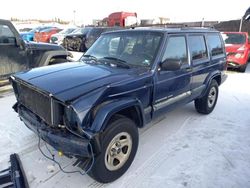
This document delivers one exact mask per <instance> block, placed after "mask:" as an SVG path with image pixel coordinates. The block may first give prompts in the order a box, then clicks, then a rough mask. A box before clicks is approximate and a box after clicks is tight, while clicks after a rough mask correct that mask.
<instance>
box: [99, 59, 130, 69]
mask: <svg viewBox="0 0 250 188" xmlns="http://www.w3.org/2000/svg"><path fill="white" fill-rule="evenodd" d="M103 59H108V60H113V62H112V63H111V64H116V65H120V66H122V67H125V68H131V65H129V64H128V63H127V61H124V60H122V59H119V58H116V57H103Z"/></svg>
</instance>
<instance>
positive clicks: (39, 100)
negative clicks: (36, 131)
mask: <svg viewBox="0 0 250 188" xmlns="http://www.w3.org/2000/svg"><path fill="white" fill-rule="evenodd" d="M14 85H15V92H16V93H17V98H18V102H19V103H20V104H22V105H23V106H25V107H26V108H28V109H29V110H31V111H32V112H33V113H34V114H36V115H38V116H39V117H40V118H41V119H42V120H44V121H45V122H46V123H47V124H49V125H53V124H54V120H53V117H52V113H51V109H52V108H51V107H52V106H53V105H52V103H51V98H50V97H49V96H48V95H46V94H44V93H42V92H40V91H38V90H36V89H33V88H31V87H29V86H27V85H26V84H22V83H14ZM53 111H54V109H53Z"/></svg>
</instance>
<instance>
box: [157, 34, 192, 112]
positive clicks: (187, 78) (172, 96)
mask: <svg viewBox="0 0 250 188" xmlns="http://www.w3.org/2000/svg"><path fill="white" fill-rule="evenodd" d="M167 59H174V60H176V61H180V62H181V64H182V65H181V68H180V69H179V70H176V71H164V70H161V68H160V67H159V69H158V73H157V78H156V79H157V80H156V83H155V96H154V116H158V115H160V114H161V113H164V112H165V111H166V110H169V109H171V106H172V107H173V106H174V105H176V104H177V103H182V102H184V101H185V100H188V99H189V96H190V83H191V74H192V71H191V70H192V69H191V67H190V63H189V60H188V50H187V39H186V35H185V34H181V35H169V37H168V40H167V44H166V47H165V49H164V54H163V57H162V60H161V62H164V61H165V60H167Z"/></svg>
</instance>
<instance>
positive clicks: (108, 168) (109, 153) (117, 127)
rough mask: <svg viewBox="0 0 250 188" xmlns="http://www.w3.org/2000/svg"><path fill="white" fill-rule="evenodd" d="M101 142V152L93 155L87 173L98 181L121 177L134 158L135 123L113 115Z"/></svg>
mask: <svg viewBox="0 0 250 188" xmlns="http://www.w3.org/2000/svg"><path fill="white" fill-rule="evenodd" d="M121 141H122V142H121ZM101 144H102V152H101V153H100V154H99V155H98V156H96V157H95V163H94V165H93V166H92V168H91V171H90V172H89V175H90V176H91V177H92V178H94V179H95V180H96V181H98V182H100V183H109V182H112V181H114V180H116V179H118V178H119V177H121V176H122V175H123V174H124V173H125V172H126V171H127V169H128V168H129V167H130V165H131V164H132V162H133V160H134V157H135V154H136V151H137V147H138V129H137V127H136V124H135V123H134V122H133V121H132V120H131V119H129V118H127V117H125V116H121V115H115V116H114V118H113V120H112V121H110V123H109V125H108V128H107V129H106V130H105V131H104V134H103V137H102V140H101ZM118 158H120V159H118Z"/></svg>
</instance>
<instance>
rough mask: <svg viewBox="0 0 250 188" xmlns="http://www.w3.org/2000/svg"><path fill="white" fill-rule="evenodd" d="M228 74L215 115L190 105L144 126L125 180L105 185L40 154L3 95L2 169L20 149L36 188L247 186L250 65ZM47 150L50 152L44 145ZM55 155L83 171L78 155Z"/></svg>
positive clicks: (8, 98) (10, 100)
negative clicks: (206, 113)
mask: <svg viewBox="0 0 250 188" xmlns="http://www.w3.org/2000/svg"><path fill="white" fill-rule="evenodd" d="M228 75H229V77H228V79H227V81H226V82H225V83H224V84H223V85H222V86H221V87H220V94H219V99H218V103H217V106H216V108H215V110H214V111H213V113H212V114H210V115H200V114H198V113H196V111H195V109H194V106H193V103H190V104H188V105H185V106H183V107H180V108H178V109H176V110H175V111H172V112H170V113H168V114H166V117H165V118H163V119H162V120H161V121H159V122H158V123H156V124H154V125H153V126H148V127H147V128H145V129H143V130H141V131H140V144H139V148H138V152H137V155H136V157H135V160H134V162H133V164H132V165H131V167H130V168H129V170H128V171H127V172H126V173H125V174H124V175H123V176H122V177H121V178H120V179H118V180H117V181H115V182H113V183H110V184H105V185H103V184H99V183H97V182H95V181H94V180H93V179H91V178H90V177H88V176H81V175H80V174H77V173H76V174H65V173H62V172H61V171H60V170H59V169H58V167H57V166H56V165H55V164H54V163H53V162H51V161H49V160H47V159H46V158H45V157H44V156H43V155H42V154H41V153H40V152H39V150H38V149H37V142H38V139H37V137H36V135H35V134H34V133H32V132H31V131H30V130H29V129H28V128H26V127H25V126H24V125H23V123H22V122H21V121H19V119H18V117H17V114H16V113H14V112H13V110H12V109H11V106H12V105H13V104H14V102H15V98H14V96H13V95H12V94H11V95H8V96H5V97H3V98H0V135H1V139H0V169H2V168H5V167H7V166H8V163H7V161H8V158H9V154H11V153H13V152H17V153H19V154H20V158H21V161H22V163H23V166H24V169H25V172H26V175H27V178H28V181H29V184H30V187H31V188H32V187H38V188H43V187H45V188H47V187H65V188H75V187H112V188H116V187H129V188H130V187H131V188H134V187H138V188H139V187H171V188H179V187H180V188H181V187H192V188H210V187H211V188H215V187H221V188H248V187H250V115H249V114H250V113H249V112H250V87H249V83H250V66H248V70H247V72H246V73H244V74H241V73H235V72H229V73H228ZM42 149H43V150H44V151H45V152H46V149H45V146H44V144H43V146H42ZM54 152H55V151H54ZM46 153H48V152H46ZM56 158H57V160H59V161H60V163H61V164H62V166H63V167H65V170H77V169H78V168H77V167H72V165H71V164H72V163H73V162H74V160H73V159H68V158H66V157H59V156H58V155H56Z"/></svg>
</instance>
